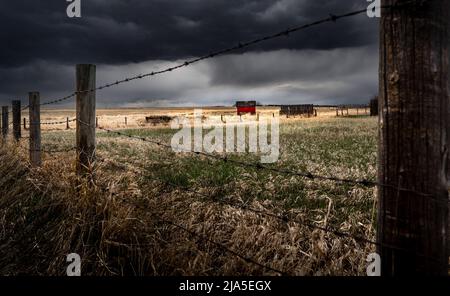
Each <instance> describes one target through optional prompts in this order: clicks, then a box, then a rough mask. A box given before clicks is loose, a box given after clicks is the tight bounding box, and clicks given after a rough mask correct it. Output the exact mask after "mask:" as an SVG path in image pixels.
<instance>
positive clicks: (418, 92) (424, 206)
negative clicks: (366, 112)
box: [377, 0, 450, 276]
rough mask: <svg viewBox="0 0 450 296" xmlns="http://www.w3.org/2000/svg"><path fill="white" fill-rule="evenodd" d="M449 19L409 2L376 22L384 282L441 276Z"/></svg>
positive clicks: (444, 9) (389, 0)
mask: <svg viewBox="0 0 450 296" xmlns="http://www.w3.org/2000/svg"><path fill="white" fill-rule="evenodd" d="M403 2H404V1H400V0H383V1H382V5H383V6H384V5H397V4H402V3H403ZM449 12H450V1H447V0H431V1H424V2H421V1H417V2H412V3H411V4H409V5H407V6H401V7H397V8H392V9H385V10H383V15H382V18H381V23H380V30H381V32H380V37H381V42H380V44H381V46H380V82H379V85H380V92H379V96H380V100H379V104H380V107H379V110H380V117H379V125H380V135H379V139H380V143H379V157H378V161H379V163H378V180H379V182H380V183H382V184H386V185H389V186H380V187H379V190H378V205H379V209H378V231H377V241H378V243H379V244H380V246H379V247H378V253H379V254H380V256H381V265H382V267H381V271H382V275H385V276H394V275H395V276H404V275H411V274H413V275H418V274H424V275H441V276H448V258H449V254H448V246H447V243H448V239H449V236H450V233H449V230H448V218H449V217H448V212H449V210H448V205H449V204H448V203H449V195H448V184H449V183H448V179H447V177H446V174H445V170H446V159H447V157H448V154H449V147H450V139H449V136H448V135H449V131H450V98H449V89H448V79H449V75H448V68H449V61H448V58H449V45H448V41H449V34H448V33H449V29H448V28H449ZM402 189H408V190H402Z"/></svg>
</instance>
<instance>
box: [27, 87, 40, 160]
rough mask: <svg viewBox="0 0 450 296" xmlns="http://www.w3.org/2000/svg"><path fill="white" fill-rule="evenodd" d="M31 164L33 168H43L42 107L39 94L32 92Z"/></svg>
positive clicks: (30, 94) (30, 110) (30, 105)
mask: <svg viewBox="0 0 450 296" xmlns="http://www.w3.org/2000/svg"><path fill="white" fill-rule="evenodd" d="M28 98H29V112H30V128H29V130H30V162H31V165H32V166H35V167H37V166H41V114H40V113H41V107H40V95H39V93H38V92H30V93H29V94H28Z"/></svg>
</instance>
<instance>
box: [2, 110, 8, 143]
mask: <svg viewBox="0 0 450 296" xmlns="http://www.w3.org/2000/svg"><path fill="white" fill-rule="evenodd" d="M8 109H9V108H8V106H2V136H3V139H5V138H6V136H7V135H8V129H9V118H8V117H9V110H8Z"/></svg>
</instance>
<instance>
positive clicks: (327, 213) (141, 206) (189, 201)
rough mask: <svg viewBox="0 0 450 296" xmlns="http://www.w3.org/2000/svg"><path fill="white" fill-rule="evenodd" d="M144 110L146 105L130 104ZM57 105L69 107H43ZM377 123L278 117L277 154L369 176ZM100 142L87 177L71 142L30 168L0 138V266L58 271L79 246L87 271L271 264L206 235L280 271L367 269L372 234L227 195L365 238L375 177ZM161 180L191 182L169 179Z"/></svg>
mask: <svg viewBox="0 0 450 296" xmlns="http://www.w3.org/2000/svg"><path fill="white" fill-rule="evenodd" d="M61 112H64V111H61ZM108 112H111V113H107V112H106V113H105V114H104V116H118V117H119V118H120V117H121V116H122V115H123V114H122V112H124V111H123V110H115V111H108ZM112 112H117V113H115V114H112ZM127 112H130V111H129V110H126V112H125V113H126V115H127V116H130V118H131V116H132V114H131V113H127ZM177 112H179V110H177ZM180 112H181V111H180ZM183 112H186V111H183ZM217 112H220V110H219V111H217ZM328 112H330V111H328ZM143 114H147V115H148V113H147V112H145V113H142V114H141V113H139V114H135V115H136V116H139V117H140V116H141V115H143ZM58 116H62V117H63V116H66V114H64V115H59V114H58V115H57V116H56V115H55V116H54V118H53V117H52V119H56V120H57V118H58ZM50 117H51V116H49V118H50ZM110 125H111V126H110V127H113V126H114V124H113V123H112V124H110ZM120 127H121V126H119V128H120ZM116 128H117V127H116ZM122 128H123V127H122ZM127 128H128V130H127V131H126V132H128V133H131V134H133V133H134V134H138V135H145V136H149V137H152V138H158V139H161V140H167V139H169V138H170V135H171V134H172V133H173V132H170V131H169V130H167V129H164V128H159V129H155V130H148V131H147V130H146V129H142V128H139V129H132V128H130V127H127ZM375 134H376V123H375V120H373V119H367V118H348V119H335V118H332V117H330V115H324V114H321V113H319V117H318V118H311V119H302V118H295V119H289V120H285V121H284V123H283V125H282V127H281V146H282V148H281V150H282V154H281V159H280V162H279V164H277V165H279V166H280V167H289V168H292V169H308V170H309V171H312V172H314V173H316V174H321V175H334V176H338V177H342V178H373V177H374V175H375V162H376V153H375V147H374V143H375ZM73 137H74V135H73V131H63V132H58V131H56V132H50V131H48V132H47V133H44V145H45V146H47V147H56V148H57V147H70V146H71V145H73V140H74V138H73ZM61 139H62V140H61ZM98 143H99V145H98V149H99V150H98V154H99V159H100V162H99V164H98V166H97V167H96V169H95V171H94V172H92V173H93V174H94V175H95V183H94V184H92V183H88V182H86V181H85V180H80V179H78V178H77V177H76V176H75V174H74V161H75V154H74V152H67V153H62V154H57V155H53V156H50V155H47V154H46V155H44V165H43V167H42V168H40V169H30V168H28V167H27V166H26V162H25V160H26V159H27V155H26V153H25V152H24V150H23V149H21V148H20V147H17V146H16V145H14V144H12V143H11V141H9V143H8V144H4V145H3V146H2V148H1V149H0V163H1V167H0V176H1V181H0V182H1V184H0V185H1V187H0V195H1V196H2V198H1V199H0V229H1V232H0V253H1V254H2V256H1V258H0V274H3V275H13V274H40V275H49V274H50V275H63V274H64V273H65V266H66V263H65V256H66V255H67V254H69V253H72V252H75V253H78V254H80V255H81V257H82V260H83V266H82V272H83V274H85V275H276V274H277V273H276V272H273V271H270V270H267V269H264V268H262V267H260V266H258V265H255V264H252V263H249V262H246V261H244V260H242V259H241V258H239V257H237V256H235V255H233V254H230V253H229V252H226V251H224V250H223V249H220V248H217V246H215V245H214V244H213V243H211V242H208V241H207V240H205V239H204V238H208V239H211V240H214V241H215V242H218V243H220V244H222V245H223V246H225V247H226V248H228V249H231V250H233V251H235V252H237V253H239V254H241V255H242V256H244V257H248V258H252V259H253V260H255V261H257V262H259V263H261V264H264V265H267V266H270V267H272V268H275V269H278V270H281V271H284V272H285V273H286V274H288V275H363V274H365V267H366V262H365V258H366V256H367V255H368V254H369V253H371V252H373V251H374V246H372V245H368V244H364V243H361V242H359V241H357V240H354V239H351V238H342V237H338V236H336V235H334V234H332V233H325V232H323V231H320V230H313V229H311V228H310V227H307V226H305V225H302V224H301V223H294V222H287V223H286V222H283V221H280V220H278V219H275V218H273V217H268V216H265V215H260V214H257V213H255V212H252V211H248V210H244V209H242V208H239V207H236V206H230V205H227V204H226V203H232V204H238V205H242V204H244V203H245V205H246V206H249V207H251V208H253V209H256V210H259V211H263V212H267V213H272V214H282V215H288V216H289V217H291V218H294V219H295V220H297V221H305V222H306V221H313V223H314V225H317V226H321V227H324V226H327V225H330V226H332V227H333V228H334V229H336V230H339V231H343V232H347V233H349V234H351V235H354V236H363V237H366V238H368V239H373V236H374V229H373V226H374V225H373V221H374V219H373V218H374V215H375V198H374V196H375V191H374V190H373V188H363V187H359V186H349V185H342V184H336V183H333V182H329V181H314V182H313V181H308V180H304V179H302V178H300V177H289V176H280V175H277V174H273V173H261V172H258V171H255V170H251V169H246V168H234V167H230V166H229V165H225V164H218V163H211V162H210V161H209V160H207V159H203V158H196V157H194V156H189V155H182V156H180V155H174V154H173V153H167V152H166V151H161V149H160V148H158V147H154V146H151V145H150V146H149V145H148V144H144V143H136V142H135V141H133V140H130V139H122V138H118V137H114V136H111V135H107V134H105V133H99V134H98ZM22 145H26V141H25V140H23V141H22ZM236 157H240V156H236ZM243 157H244V159H247V160H251V156H243ZM247 157H250V158H247ZM167 181H170V182H171V183H176V184H178V185H183V186H185V185H186V186H189V188H191V189H192V190H193V191H195V192H199V193H197V194H196V193H193V191H186V190H184V189H183V188H182V187H183V186H179V187H173V186H168V185H167V183H165V182H167ZM161 220H163V221H164V220H168V221H172V222H174V223H176V224H178V225H181V226H183V227H186V228H188V229H190V230H191V231H193V232H195V233H197V234H198V235H200V236H202V238H199V237H198V236H194V235H192V234H189V233H187V232H185V231H183V230H181V229H180V228H177V227H175V226H173V225H171V224H170V223H169V224H168V223H163V222H162V221H161Z"/></svg>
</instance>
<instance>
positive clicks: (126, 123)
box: [125, 117, 128, 125]
mask: <svg viewBox="0 0 450 296" xmlns="http://www.w3.org/2000/svg"><path fill="white" fill-rule="evenodd" d="M125 125H128V119H127V118H126V117H125Z"/></svg>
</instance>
